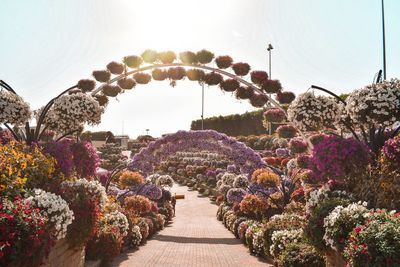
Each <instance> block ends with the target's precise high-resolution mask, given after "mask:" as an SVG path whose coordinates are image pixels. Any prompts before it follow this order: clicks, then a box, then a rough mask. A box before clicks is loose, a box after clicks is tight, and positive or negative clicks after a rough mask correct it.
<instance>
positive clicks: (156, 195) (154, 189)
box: [138, 184, 163, 200]
mask: <svg viewBox="0 0 400 267" xmlns="http://www.w3.org/2000/svg"><path fill="white" fill-rule="evenodd" d="M138 194H139V195H142V196H144V197H147V198H148V199H150V200H159V199H160V198H162V195H163V193H162V190H161V188H159V187H158V186H156V185H155V184H146V185H144V186H143V187H142V188H141V189H140V190H139V191H138Z"/></svg>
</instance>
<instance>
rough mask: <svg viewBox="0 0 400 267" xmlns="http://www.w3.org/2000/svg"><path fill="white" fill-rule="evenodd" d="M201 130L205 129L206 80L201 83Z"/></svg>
mask: <svg viewBox="0 0 400 267" xmlns="http://www.w3.org/2000/svg"><path fill="white" fill-rule="evenodd" d="M201 130H204V82H202V83H201Z"/></svg>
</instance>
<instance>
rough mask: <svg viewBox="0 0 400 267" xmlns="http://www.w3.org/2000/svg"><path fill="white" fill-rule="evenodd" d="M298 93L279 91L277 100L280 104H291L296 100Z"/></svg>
mask: <svg viewBox="0 0 400 267" xmlns="http://www.w3.org/2000/svg"><path fill="white" fill-rule="evenodd" d="M295 98H296V95H295V94H294V93H292V92H278V93H277V95H276V100H277V101H278V102H279V103H280V104H290V103H292V102H293V100H295Z"/></svg>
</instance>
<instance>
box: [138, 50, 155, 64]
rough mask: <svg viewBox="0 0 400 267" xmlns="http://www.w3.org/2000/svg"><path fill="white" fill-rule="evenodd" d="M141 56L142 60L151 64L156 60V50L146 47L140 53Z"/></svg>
mask: <svg viewBox="0 0 400 267" xmlns="http://www.w3.org/2000/svg"><path fill="white" fill-rule="evenodd" d="M141 56H142V59H143V61H144V62H146V63H150V64H152V63H154V62H156V60H157V51H155V50H151V49H147V50H145V51H144V52H143V53H142V55H141Z"/></svg>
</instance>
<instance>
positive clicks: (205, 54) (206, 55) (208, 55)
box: [196, 49, 214, 64]
mask: <svg viewBox="0 0 400 267" xmlns="http://www.w3.org/2000/svg"><path fill="white" fill-rule="evenodd" d="M196 56H197V60H198V61H199V63H201V64H208V63H210V62H211V61H212V60H213V58H214V54H213V53H212V52H210V51H208V50H205V49H203V50H200V51H199V52H197V53H196Z"/></svg>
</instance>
